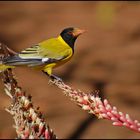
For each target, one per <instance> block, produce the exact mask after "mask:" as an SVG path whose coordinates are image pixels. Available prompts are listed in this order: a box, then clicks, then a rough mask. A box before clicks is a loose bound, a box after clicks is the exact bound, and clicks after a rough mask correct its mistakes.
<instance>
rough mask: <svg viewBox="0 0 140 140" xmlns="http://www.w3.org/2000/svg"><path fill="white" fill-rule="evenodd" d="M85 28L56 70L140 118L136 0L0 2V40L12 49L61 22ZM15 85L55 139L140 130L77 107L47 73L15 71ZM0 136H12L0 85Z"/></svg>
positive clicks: (50, 33)
mask: <svg viewBox="0 0 140 140" xmlns="http://www.w3.org/2000/svg"><path fill="white" fill-rule="evenodd" d="M69 26H74V27H79V28H83V29H86V30H88V32H87V33H85V34H83V35H82V36H80V37H79V38H78V40H77V42H76V48H75V55H74V57H73V59H72V60H71V61H70V62H69V63H67V64H65V65H64V66H62V67H60V68H58V69H56V70H55V71H54V73H55V74H56V75H58V76H60V77H61V78H62V79H63V80H64V81H65V82H66V83H67V84H69V85H71V86H73V87H74V88H75V89H81V90H83V91H85V92H91V91H94V90H96V89H98V90H100V96H102V97H103V98H107V99H108V100H109V101H110V103H111V104H112V105H115V106H117V108H118V109H119V110H120V111H122V112H126V113H128V114H130V116H132V118H134V119H138V120H140V111H139V108H140V3H139V2H84V1H81V2H80V1H79V2H62V1H61V2H49V1H48V2H24V1H23V2H0V41H2V42H4V43H5V44H7V45H8V46H9V47H11V48H12V49H14V50H15V51H21V50H22V49H24V48H26V47H29V46H31V45H33V44H36V43H38V42H40V41H42V40H45V39H48V38H50V37H55V36H57V35H58V34H59V33H60V32H61V30H62V29H64V28H65V27H69ZM15 73H16V76H17V77H18V81H19V84H20V85H21V86H22V87H23V88H24V90H25V91H27V93H29V94H31V95H32V96H33V102H34V104H35V106H39V107H40V110H41V111H42V112H43V113H44V114H45V116H46V121H47V123H48V124H49V125H50V127H51V128H52V129H53V130H54V132H55V133H56V135H57V137H58V138H140V135H139V134H138V133H135V132H133V131H130V130H128V129H127V128H123V127H115V126H112V124H111V122H110V121H108V120H97V119H96V118H94V117H93V116H91V115H89V114H88V113H87V112H85V111H83V110H81V109H80V108H79V107H77V106H76V105H75V104H74V103H73V102H72V101H70V100H69V98H68V97H65V96H64V95H63V93H62V92H61V91H60V90H58V89H57V87H55V86H50V85H48V77H46V76H45V75H44V74H43V73H41V72H38V71H36V70H32V69H29V68H17V69H16V70H15ZM0 90H1V95H0V138H15V137H16V133H15V129H14V128H13V127H12V125H13V123H14V122H13V120H12V117H11V116H10V115H9V114H8V113H7V112H6V111H5V110H4V108H5V107H7V106H8V105H9V103H10V102H9V101H10V100H9V98H8V97H7V96H6V95H5V94H4V90H3V84H2V82H1V84H0Z"/></svg>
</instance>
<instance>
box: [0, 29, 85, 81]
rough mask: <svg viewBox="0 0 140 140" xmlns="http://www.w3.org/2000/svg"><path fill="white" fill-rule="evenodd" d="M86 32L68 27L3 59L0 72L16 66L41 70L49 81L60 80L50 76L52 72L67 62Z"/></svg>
mask: <svg viewBox="0 0 140 140" xmlns="http://www.w3.org/2000/svg"><path fill="white" fill-rule="evenodd" d="M85 31H86V30H83V29H79V28H75V27H68V28H65V29H63V30H62V31H61V32H60V34H59V35H58V36H57V37H54V38H50V39H47V40H45V41H42V42H40V43H38V44H35V45H32V46H31V47H29V48H26V49H24V50H22V51H21V52H19V53H16V54H14V55H12V56H7V57H5V58H3V60H2V62H1V64H0V71H4V70H6V69H8V68H15V67H16V66H28V67H33V68H36V69H38V70H41V71H42V72H44V73H45V74H47V75H48V76H49V77H50V78H51V79H57V80H61V78H59V77H57V76H55V75H53V74H52V70H53V69H54V68H56V67H58V66H61V65H63V64H65V63H66V62H68V61H69V60H70V59H71V58H72V56H73V54H74V48H75V41H76V39H77V38H78V36H79V35H81V34H83V33H84V32H85Z"/></svg>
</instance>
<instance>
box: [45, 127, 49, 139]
mask: <svg viewBox="0 0 140 140" xmlns="http://www.w3.org/2000/svg"><path fill="white" fill-rule="evenodd" d="M45 138H46V139H50V134H49V131H48V129H46V130H45Z"/></svg>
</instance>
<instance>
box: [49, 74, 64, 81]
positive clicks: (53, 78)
mask: <svg viewBox="0 0 140 140" xmlns="http://www.w3.org/2000/svg"><path fill="white" fill-rule="evenodd" d="M50 78H51V80H57V81H59V82H62V79H61V78H59V77H57V76H56V75H53V74H51V75H50Z"/></svg>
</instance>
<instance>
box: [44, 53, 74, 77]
mask: <svg viewBox="0 0 140 140" xmlns="http://www.w3.org/2000/svg"><path fill="white" fill-rule="evenodd" d="M71 57H72V55H71V56H69V57H67V58H65V59H63V60H61V61H58V62H57V63H51V64H47V65H45V66H43V67H42V70H44V71H45V72H47V73H48V74H49V75H51V73H52V69H53V68H56V67H59V66H61V65H63V64H65V63H66V62H68V61H69V60H70V59H71Z"/></svg>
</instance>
